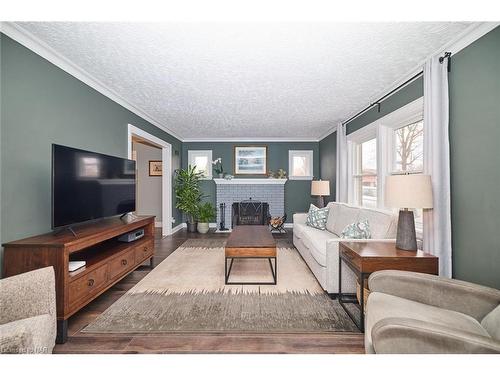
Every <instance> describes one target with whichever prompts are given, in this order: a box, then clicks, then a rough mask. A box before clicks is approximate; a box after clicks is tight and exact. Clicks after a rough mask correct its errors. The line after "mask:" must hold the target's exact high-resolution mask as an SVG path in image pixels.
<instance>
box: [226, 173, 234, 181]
mask: <svg viewBox="0 0 500 375" xmlns="http://www.w3.org/2000/svg"><path fill="white" fill-rule="evenodd" d="M233 177H234V176H233V175H232V174H229V173H228V174H226V175H225V176H224V178H225V179H226V180H232V179H233Z"/></svg>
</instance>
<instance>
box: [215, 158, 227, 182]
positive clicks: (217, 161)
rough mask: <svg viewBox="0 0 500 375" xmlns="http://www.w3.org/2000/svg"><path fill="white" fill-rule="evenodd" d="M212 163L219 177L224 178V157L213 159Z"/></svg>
mask: <svg viewBox="0 0 500 375" xmlns="http://www.w3.org/2000/svg"><path fill="white" fill-rule="evenodd" d="M212 165H213V166H214V171H215V173H217V175H218V176H219V178H224V168H223V167H222V158H217V159H215V160H213V161H212Z"/></svg>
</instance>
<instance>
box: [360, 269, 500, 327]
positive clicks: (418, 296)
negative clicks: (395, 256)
mask: <svg viewBox="0 0 500 375" xmlns="http://www.w3.org/2000/svg"><path fill="white" fill-rule="evenodd" d="M368 286H369V288H370V290H371V291H373V292H381V293H386V294H391V295H393V296H397V297H401V298H406V299H409V300H412V301H416V302H420V303H424V304H426V305H432V306H436V307H440V308H443V309H447V310H453V311H458V312H461V313H463V314H466V315H469V316H472V317H473V318H475V319H476V320H478V321H481V320H482V319H483V318H484V316H486V314H488V313H489V312H490V311H491V310H493V309H494V308H496V307H497V306H498V304H499V303H500V290H497V289H493V288H488V287H485V286H481V285H477V284H472V283H469V282H466V281H461V280H454V279H449V278H445V277H440V276H435V275H428V274H424V273H417V272H407V271H393V270H388V271H378V272H375V273H373V274H371V275H370V278H369V279H368Z"/></svg>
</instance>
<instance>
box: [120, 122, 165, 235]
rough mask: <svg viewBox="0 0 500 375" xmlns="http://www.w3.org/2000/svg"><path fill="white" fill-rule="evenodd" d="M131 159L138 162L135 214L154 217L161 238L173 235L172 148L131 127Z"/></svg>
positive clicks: (129, 146) (160, 140)
mask: <svg viewBox="0 0 500 375" xmlns="http://www.w3.org/2000/svg"><path fill="white" fill-rule="evenodd" d="M128 158H129V159H133V160H135V161H136V182H137V183H136V197H137V198H136V212H137V214H138V215H155V216H156V219H155V226H156V227H159V228H161V232H162V236H168V235H170V234H171V233H172V178H171V177H172V165H171V164H172V163H171V161H172V147H171V145H170V144H169V143H167V142H165V141H164V140H162V139H160V138H158V137H155V136H154V135H152V134H149V133H147V132H145V131H144V130H142V129H139V128H137V127H135V126H133V125H130V124H129V125H128Z"/></svg>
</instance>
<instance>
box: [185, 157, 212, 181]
mask: <svg viewBox="0 0 500 375" xmlns="http://www.w3.org/2000/svg"><path fill="white" fill-rule="evenodd" d="M188 164H189V165H191V166H193V167H196V170H197V171H199V172H203V176H204V177H203V178H204V179H206V180H210V179H211V178H212V150H188Z"/></svg>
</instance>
